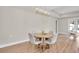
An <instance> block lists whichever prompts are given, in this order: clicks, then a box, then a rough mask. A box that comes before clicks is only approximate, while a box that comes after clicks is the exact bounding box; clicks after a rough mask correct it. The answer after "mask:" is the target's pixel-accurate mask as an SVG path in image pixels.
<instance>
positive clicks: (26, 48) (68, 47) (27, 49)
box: [0, 35, 78, 53]
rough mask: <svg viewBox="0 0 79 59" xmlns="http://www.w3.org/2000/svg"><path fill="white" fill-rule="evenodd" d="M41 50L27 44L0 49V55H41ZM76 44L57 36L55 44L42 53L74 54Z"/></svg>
mask: <svg viewBox="0 0 79 59" xmlns="http://www.w3.org/2000/svg"><path fill="white" fill-rule="evenodd" d="M41 52H42V51H41V49H38V48H37V46H34V45H32V44H31V43H29V42H25V43H21V44H17V45H14V46H9V47H5V48H0V53H41ZM76 52H78V51H77V48H76V42H75V41H71V40H69V39H68V38H66V37H65V36H63V35H62V36H61V35H60V36H59V37H58V40H57V42H56V44H54V45H51V46H50V49H47V50H45V51H44V52H43V53H76Z"/></svg>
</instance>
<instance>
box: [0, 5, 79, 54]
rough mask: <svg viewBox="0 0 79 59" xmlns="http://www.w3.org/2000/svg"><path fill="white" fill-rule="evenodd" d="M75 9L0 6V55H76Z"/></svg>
mask: <svg viewBox="0 0 79 59" xmlns="http://www.w3.org/2000/svg"><path fill="white" fill-rule="evenodd" d="M78 10H79V7H78V6H77V7H76V6H74V7H73V6H16V7H15V6H0V53H78V52H79V11H78Z"/></svg>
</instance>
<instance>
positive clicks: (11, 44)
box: [0, 40, 28, 48]
mask: <svg viewBox="0 0 79 59" xmlns="http://www.w3.org/2000/svg"><path fill="white" fill-rule="evenodd" d="M24 42H28V41H27V40H22V41H18V42H11V43H8V44H5V45H0V48H5V47H9V46H13V45H16V44H20V43H24Z"/></svg>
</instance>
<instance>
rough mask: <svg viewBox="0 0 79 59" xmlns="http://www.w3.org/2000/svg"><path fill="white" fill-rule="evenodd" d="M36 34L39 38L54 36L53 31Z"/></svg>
mask: <svg viewBox="0 0 79 59" xmlns="http://www.w3.org/2000/svg"><path fill="white" fill-rule="evenodd" d="M34 36H35V37H39V38H51V37H53V35H52V34H51V33H36V34H35V35H34Z"/></svg>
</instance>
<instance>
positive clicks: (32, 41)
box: [28, 33, 34, 43]
mask: <svg viewBox="0 0 79 59" xmlns="http://www.w3.org/2000/svg"><path fill="white" fill-rule="evenodd" d="M28 35H29V39H30V42H31V43H34V38H33V35H32V34H31V33H28Z"/></svg>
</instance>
